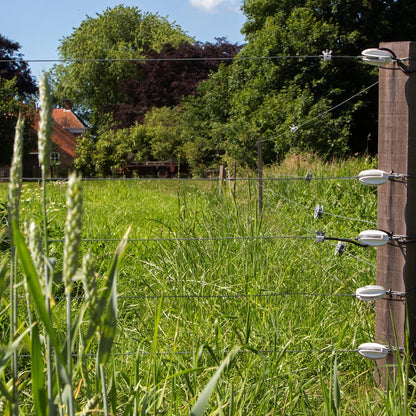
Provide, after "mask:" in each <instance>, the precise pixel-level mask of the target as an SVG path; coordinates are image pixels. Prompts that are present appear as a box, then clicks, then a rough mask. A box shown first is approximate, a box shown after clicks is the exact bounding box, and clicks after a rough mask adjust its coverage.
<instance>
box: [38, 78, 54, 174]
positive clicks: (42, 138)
mask: <svg viewBox="0 0 416 416" xmlns="http://www.w3.org/2000/svg"><path fill="white" fill-rule="evenodd" d="M39 102H40V107H41V110H40V119H39V131H38V151H39V163H40V165H41V167H42V171H43V172H46V170H47V169H48V168H49V164H50V155H51V149H52V138H51V136H52V123H53V121H52V95H51V89H50V86H49V82H48V77H47V76H46V73H45V72H44V73H43V74H42V76H41V77H40V78H39Z"/></svg>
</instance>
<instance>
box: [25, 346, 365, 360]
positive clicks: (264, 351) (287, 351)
mask: <svg viewBox="0 0 416 416" xmlns="http://www.w3.org/2000/svg"><path fill="white" fill-rule="evenodd" d="M229 352H230V351H229V350H220V351H218V350H207V349H204V350H202V351H199V352H198V351H190V350H189V351H156V352H150V351H141V352H110V354H109V355H111V356H113V357H128V356H130V357H134V356H136V355H142V356H143V355H195V354H218V355H220V354H221V355H226V354H228V353H229ZM326 352H329V353H331V354H336V353H351V352H354V353H356V352H358V349H333V350H328V349H327V348H322V349H319V350H317V349H308V350H302V349H298V350H296V349H294V350H285V349H280V350H277V349H276V350H253V351H252V350H239V351H237V354H241V355H246V354H247V355H248V354H264V355H266V354H268V355H269V354H304V353H306V354H312V353H318V354H322V353H326ZM80 356H81V355H80V354H72V357H80ZM82 356H85V357H96V354H95V353H88V354H83V355H82ZM19 357H21V358H31V355H30V354H21V355H19Z"/></svg>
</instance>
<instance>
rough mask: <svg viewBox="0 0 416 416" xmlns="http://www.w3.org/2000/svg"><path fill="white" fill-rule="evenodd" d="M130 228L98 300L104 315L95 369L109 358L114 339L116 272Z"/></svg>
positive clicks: (117, 252)
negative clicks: (105, 286)
mask: <svg viewBox="0 0 416 416" xmlns="http://www.w3.org/2000/svg"><path fill="white" fill-rule="evenodd" d="M130 230H131V226H130V227H129V228H128V230H127V231H126V233H125V235H124V237H123V239H122V240H121V241H120V243H119V245H118V247H117V250H116V252H115V254H114V257H113V262H112V264H111V267H110V271H109V273H108V279H107V285H108V284H109V283H111V286H110V287H107V288H106V290H105V293H104V295H103V297H102V298H101V299H100V303H99V305H100V306H99V307H100V308H102V307H104V306H105V309H104V315H103V319H102V325H101V330H100V340H99V344H98V353H97V369H98V367H99V366H100V365H104V364H105V363H106V362H107V361H108V359H109V357H110V352H111V348H112V346H113V342H114V337H115V335H116V328H117V272H118V266H119V263H120V260H121V258H122V255H123V253H124V251H125V249H126V247H127V243H128V236H129V234H130ZM107 295H110V299H109V302H108V304H107V302H106V300H107V298H108V296H107Z"/></svg>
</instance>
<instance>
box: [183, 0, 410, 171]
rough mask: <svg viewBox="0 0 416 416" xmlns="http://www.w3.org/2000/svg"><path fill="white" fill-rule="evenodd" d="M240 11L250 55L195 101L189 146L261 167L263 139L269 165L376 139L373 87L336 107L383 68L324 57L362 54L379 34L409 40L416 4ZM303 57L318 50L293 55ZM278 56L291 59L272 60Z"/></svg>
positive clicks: (287, 2) (297, 0)
mask: <svg viewBox="0 0 416 416" xmlns="http://www.w3.org/2000/svg"><path fill="white" fill-rule="evenodd" d="M243 12H244V13H245V15H246V16H247V21H246V23H245V25H244V26H243V30H242V32H243V33H244V35H245V36H246V39H247V41H248V43H247V44H246V46H245V47H244V48H243V49H242V50H241V51H240V53H239V55H238V58H243V59H238V60H235V61H234V62H233V64H232V66H231V67H229V68H223V69H220V71H219V72H218V73H216V74H215V75H213V76H212V77H210V79H209V80H207V81H206V82H205V83H203V84H206V85H203V84H200V88H199V96H198V97H197V98H196V99H191V100H188V102H187V104H186V111H185V112H184V116H183V120H184V130H183V132H182V134H183V135H184V137H185V138H186V139H185V140H186V144H185V147H186V148H188V149H195V148H198V146H197V145H196V144H197V143H201V144H203V149H207V148H211V149H215V148H217V149H218V150H219V151H218V153H217V156H214V155H213V153H212V152H211V155H210V156H208V157H210V158H212V159H211V160H215V159H217V160H218V159H220V158H224V157H225V156H227V154H229V155H230V156H232V157H234V158H236V159H238V160H240V161H243V162H246V163H248V164H251V165H254V163H255V160H256V157H255V156H256V141H257V139H259V138H261V139H262V140H263V142H264V146H263V151H264V159H265V162H266V163H271V162H275V161H278V160H279V159H280V158H281V157H283V156H284V154H285V153H286V152H287V151H288V150H289V149H290V148H294V147H295V148H299V149H302V150H311V151H314V152H317V153H320V154H321V155H324V156H333V155H343V154H345V153H346V152H347V151H353V152H356V151H359V152H364V151H366V149H367V145H368V141H367V138H368V137H369V136H370V137H372V138H373V140H372V142H373V143H376V136H377V126H376V124H377V100H378V94H377V89H376V88H373V89H370V90H369V91H368V92H366V93H365V94H361V95H359V96H358V97H357V98H356V99H354V100H349V101H347V102H346V103H345V104H343V105H342V106H339V107H338V106H337V105H338V104H339V103H342V102H344V101H346V100H347V99H349V98H350V97H352V96H353V95H354V94H356V93H358V92H360V91H362V90H363V89H364V88H365V87H368V86H369V85H371V84H373V83H374V82H375V81H377V73H378V72H377V70H376V69H374V68H371V67H369V66H365V65H362V64H361V63H360V62H358V60H355V59H352V60H351V59H332V60H330V61H324V60H323V59H322V58H319V55H322V51H324V50H326V49H328V50H332V53H333V55H349V56H357V55H359V54H360V52H361V51H362V50H363V49H365V48H368V47H377V46H378V44H379V42H380V41H382V40H399V39H411V38H412V37H413V36H414V33H415V31H416V21H414V19H409V18H407V17H406V13H407V15H413V14H414V13H416V3H415V2H414V1H410V0H374V1H371V2H370V1H358V0H350V1H344V0H282V1H280V0H279V1H277V0H245V1H244V3H243ZM411 13H413V14H411ZM304 55H306V56H315V57H314V58H308V59H304V58H296V56H299V57H301V56H304ZM281 56H292V57H294V58H286V59H276V58H274V57H281ZM256 57H259V58H258V59H256ZM225 97H226V98H225ZM216 103H218V104H216ZM334 107H336V108H334ZM207 109H209V110H207ZM211 114H214V115H215V116H213V117H211ZM190 115H192V116H191V117H190ZM217 115H219V116H217ZM318 116H319V117H318ZM296 126H301V128H299V129H296ZM291 127H292V129H291ZM218 134H220V135H221V136H222V140H221V141H220V142H219V137H218ZM207 142H211V143H212V145H210V144H209V143H207ZM372 150H373V151H375V150H376V149H375V146H374V147H373V148H372ZM218 156H219V158H218ZM206 162H207V160H205V162H204V163H206Z"/></svg>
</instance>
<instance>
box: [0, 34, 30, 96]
mask: <svg viewBox="0 0 416 416" xmlns="http://www.w3.org/2000/svg"><path fill="white" fill-rule="evenodd" d="M20 48H21V46H20V45H19V43H17V42H13V41H11V40H10V39H7V38H6V37H4V36H3V35H0V59H1V60H2V62H0V78H1V79H5V80H9V81H10V80H12V79H14V78H15V79H16V88H17V92H18V95H19V97H20V98H21V99H22V98H29V97H31V96H33V95H34V94H35V93H36V82H35V81H34V79H33V77H32V75H31V74H30V69H29V66H28V64H27V62H26V61H24V60H23V55H22V54H21V53H20V52H19V50H20Z"/></svg>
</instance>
